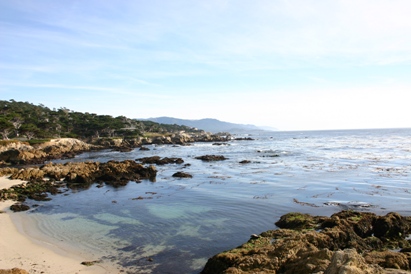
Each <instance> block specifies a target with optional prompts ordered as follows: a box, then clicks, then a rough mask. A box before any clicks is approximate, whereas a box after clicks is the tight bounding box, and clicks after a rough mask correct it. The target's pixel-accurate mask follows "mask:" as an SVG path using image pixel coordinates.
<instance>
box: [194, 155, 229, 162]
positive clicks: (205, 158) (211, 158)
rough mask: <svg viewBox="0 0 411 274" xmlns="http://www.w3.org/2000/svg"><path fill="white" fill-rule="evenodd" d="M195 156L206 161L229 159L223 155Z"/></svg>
mask: <svg viewBox="0 0 411 274" xmlns="http://www.w3.org/2000/svg"><path fill="white" fill-rule="evenodd" d="M195 158H196V159H198V160H202V161H205V162H211V161H222V160H227V158H226V157H224V156H223V155H203V156H198V157H195Z"/></svg>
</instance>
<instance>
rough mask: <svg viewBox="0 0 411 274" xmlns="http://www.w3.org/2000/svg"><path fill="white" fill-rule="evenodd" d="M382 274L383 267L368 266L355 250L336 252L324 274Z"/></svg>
mask: <svg viewBox="0 0 411 274" xmlns="http://www.w3.org/2000/svg"><path fill="white" fill-rule="evenodd" d="M334 273H338V274H382V273H384V271H383V269H382V267H380V266H378V265H370V264H367V263H366V262H365V260H364V258H363V257H362V256H361V255H359V254H358V253H357V251H356V250H355V249H345V250H340V251H336V252H334V255H333V257H332V258H331V263H330V264H329V266H328V267H327V269H326V270H325V271H324V274H334Z"/></svg>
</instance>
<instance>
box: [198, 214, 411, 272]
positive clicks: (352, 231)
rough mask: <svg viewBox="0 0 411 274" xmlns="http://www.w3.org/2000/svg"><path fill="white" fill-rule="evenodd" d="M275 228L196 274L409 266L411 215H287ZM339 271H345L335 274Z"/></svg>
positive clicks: (374, 269) (214, 259)
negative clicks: (408, 236)
mask: <svg viewBox="0 0 411 274" xmlns="http://www.w3.org/2000/svg"><path fill="white" fill-rule="evenodd" d="M276 225H277V226H278V227H279V229H277V230H269V231H266V232H263V233H261V234H260V235H258V236H254V237H251V238H250V240H249V241H248V242H247V243H245V244H243V245H241V246H239V247H236V248H234V249H232V250H229V251H226V252H222V253H220V254H217V255H215V256H214V257H212V258H210V259H209V260H208V262H207V264H206V265H205V267H204V269H203V271H202V272H201V273H202V274H211V273H213V274H216V273H290V274H291V273H295V274H304V273H384V271H385V270H384V268H396V269H403V270H410V268H411V252H410V247H411V240H410V239H409V238H407V235H410V234H411V217H404V216H401V215H399V214H398V213H388V214H387V215H385V216H377V215H376V214H373V213H367V212H355V211H341V212H339V213H336V214H333V215H332V216H331V217H322V216H311V215H308V214H301V213H289V214H286V215H284V216H282V217H281V218H280V220H279V221H278V222H276ZM393 249H398V250H399V251H393ZM345 270H347V271H348V270H349V271H351V272H339V271H345ZM335 271H337V272H335Z"/></svg>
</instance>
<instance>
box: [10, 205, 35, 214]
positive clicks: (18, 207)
mask: <svg viewBox="0 0 411 274" xmlns="http://www.w3.org/2000/svg"><path fill="white" fill-rule="evenodd" d="M10 209H11V210H13V211H14V212H20V211H26V210H29V209H30V207H29V206H28V205H25V204H20V203H16V204H14V205H11V206H10Z"/></svg>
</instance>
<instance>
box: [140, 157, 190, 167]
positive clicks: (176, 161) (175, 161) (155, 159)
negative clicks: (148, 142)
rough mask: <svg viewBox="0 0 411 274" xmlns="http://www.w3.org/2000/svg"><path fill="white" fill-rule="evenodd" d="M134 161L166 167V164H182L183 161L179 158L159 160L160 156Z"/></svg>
mask: <svg viewBox="0 0 411 274" xmlns="http://www.w3.org/2000/svg"><path fill="white" fill-rule="evenodd" d="M136 161H139V162H141V163H142V164H155V165H166V164H182V163H184V160H183V159H181V158H168V157H164V158H160V156H151V157H144V158H138V159H136Z"/></svg>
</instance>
